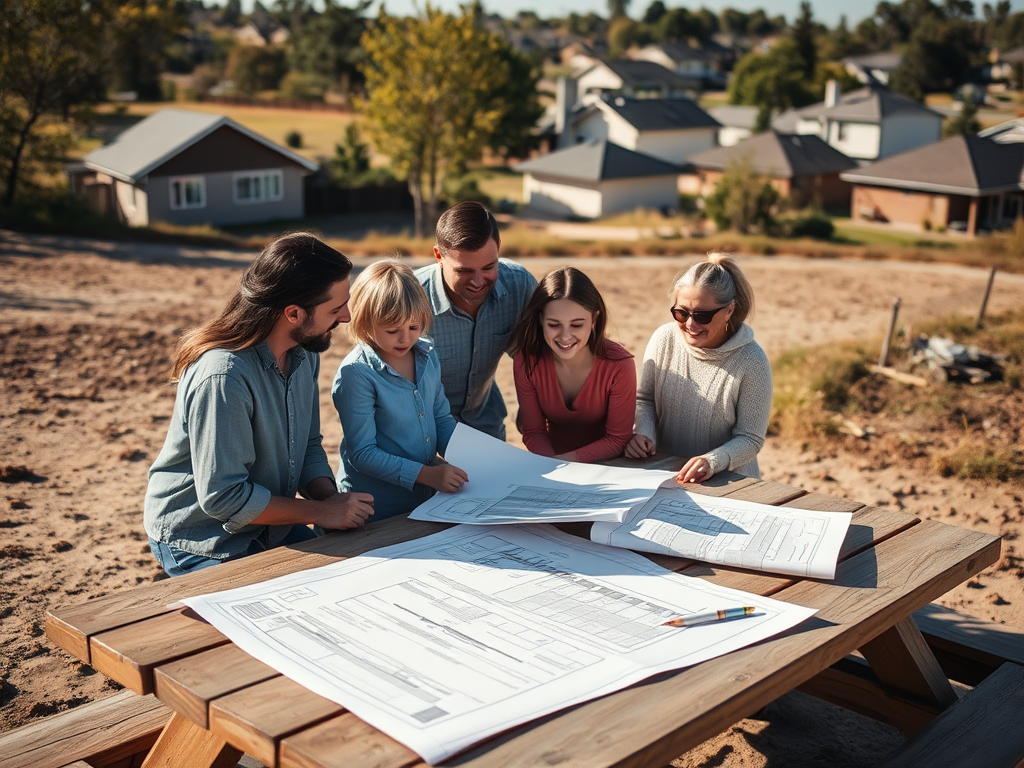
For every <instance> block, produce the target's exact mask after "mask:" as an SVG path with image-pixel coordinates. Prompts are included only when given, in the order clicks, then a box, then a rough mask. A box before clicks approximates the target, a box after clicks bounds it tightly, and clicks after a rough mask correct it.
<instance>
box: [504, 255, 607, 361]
mask: <svg viewBox="0 0 1024 768" xmlns="http://www.w3.org/2000/svg"><path fill="white" fill-rule="evenodd" d="M558 299H569V301H575V302H576V303H577V304H579V305H580V306H581V307H583V308H584V309H585V310H587V311H588V312H590V313H591V314H594V313H596V315H597V316H596V317H595V318H594V330H593V333H591V334H590V339H589V340H588V341H587V346H588V347H590V351H591V352H593V353H594V354H595V355H599V356H602V357H603V356H604V349H605V337H604V329H605V327H606V326H607V325H608V310H607V309H605V306H604V299H602V298H601V292H600V291H598V290H597V288H596V287H595V286H594V284H593V283H592V282H591V280H590V278H589V277H587V276H586V275H585V274H583V273H582V272H580V271H579V270H578V269H576V267H561V268H560V269H556V270H554V271H553V272H548V273H547V274H546V275H545V276H544V279H543V280H541V281H540V284H539V285H538V286H537V287H536V288H535V289H534V291H533V296H531V297H530V301H529V303H528V304H527V305H526V308H525V309H524V310H523V313H522V314H521V315H520V316H519V321H518V322H517V323H516V326H515V328H513V329H512V335H511V336H510V337H509V344H508V353H509V354H510V355H516V354H519V353H520V352H522V353H523V355H525V357H526V372H527V374H529V373H530V372H531V371H532V370H533V368H534V367H535V366H536V365H537V361H538V360H539V359H540V356H541V355H542V354H544V352H545V351H546V350H547V342H546V341H544V334H543V333H542V332H541V327H540V323H541V317H542V315H543V314H544V307H546V306H547V305H548V303H549V302H552V301H556V300H558Z"/></svg>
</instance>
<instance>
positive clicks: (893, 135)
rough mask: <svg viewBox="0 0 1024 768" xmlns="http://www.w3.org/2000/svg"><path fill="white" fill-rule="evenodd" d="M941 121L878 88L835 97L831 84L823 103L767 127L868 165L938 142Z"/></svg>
mask: <svg viewBox="0 0 1024 768" xmlns="http://www.w3.org/2000/svg"><path fill="white" fill-rule="evenodd" d="M944 119H945V116H944V115H942V114H941V113H939V112H936V111H935V110H932V109H929V108H928V107H926V106H924V105H923V104H918V103H917V102H916V101H914V100H912V99H908V98H907V97H906V96H902V95H900V94H898V93H893V92H892V91H887V90H885V89H884V88H877V87H874V88H872V87H868V88H859V89H857V90H855V91H850V92H849V93H840V92H839V87H838V85H837V84H836V83H835V81H834V80H833V81H830V82H829V87H828V89H827V90H826V96H825V101H822V102H819V103H818V104H812V105H811V106H809V107H802V108H800V109H791V110H788V111H786V112H783V113H782V114H781V115H779V116H778V117H776V118H775V119H774V120H772V128H774V129H775V130H776V131H779V132H780V133H803V134H814V135H816V136H820V137H821V138H822V139H824V140H825V141H826V142H828V143H829V144H830V145H831V146H833V147H835V148H836V149H838V150H839V151H840V152H842V153H843V154H844V155H846V156H847V157H852V158H854V159H855V160H860V161H864V162H868V161H874V160H880V159H882V158H884V157H889V156H891V155H896V154H899V153H900V152H906V151H908V150H911V149H916V148H917V147H920V146H923V145H925V144H931V143H933V142H936V141H938V140H939V139H940V138H942V122H943V120H944Z"/></svg>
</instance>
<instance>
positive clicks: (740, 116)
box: [708, 104, 758, 147]
mask: <svg viewBox="0 0 1024 768" xmlns="http://www.w3.org/2000/svg"><path fill="white" fill-rule="evenodd" d="M757 111H758V109H757V107H750V106H746V105H743V104H722V105H720V106H717V107H712V108H711V109H709V110H708V114H709V115H711V116H712V117H713V118H715V120H717V121H718V122H719V123H720V124H721V126H722V127H721V128H719V129H718V145H719V146H721V147H731V146H733V145H734V144H738V143H739V142H741V141H743V140H744V139H746V138H748V137H749V136H750V134H752V133H753V132H754V126H755V125H756V124H757Z"/></svg>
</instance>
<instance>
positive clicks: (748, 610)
mask: <svg viewBox="0 0 1024 768" xmlns="http://www.w3.org/2000/svg"><path fill="white" fill-rule="evenodd" d="M756 610H757V609H756V608H754V607H753V606H751V605H744V606H742V607H740V608H723V609H721V610H718V611H704V612H703V613H691V614H689V615H687V616H677V617H676V618H674V619H669V620H668V621H666V622H665V623H664V624H662V625H661V626H663V627H692V626H693V625H694V624H709V623H711V622H712V621H722V620H723V619H739V618H741V617H743V616H750V615H751V614H753V613H754V611H756Z"/></svg>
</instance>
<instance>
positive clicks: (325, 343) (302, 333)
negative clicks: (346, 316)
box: [292, 317, 338, 352]
mask: <svg viewBox="0 0 1024 768" xmlns="http://www.w3.org/2000/svg"><path fill="white" fill-rule="evenodd" d="M312 321H313V318H312V317H307V318H306V320H305V321H304V322H303V323H302V325H300V326H299V327H298V328H296V329H295V330H294V331H292V340H293V341H295V342H296V343H297V344H298V345H299V346H300V347H302V348H303V349H304V350H306V351H307V352H326V351H327V350H328V349H330V347H331V333H332V332H333V331H334V329H335V328H337V327H338V323H335V324H334V325H332V326H331V327H330V329H329V330H328V331H327V332H326V333H321V334H319V335H317V334H314V333H312V332H311V331H310V327H311V326H312V325H313V322H312Z"/></svg>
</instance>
